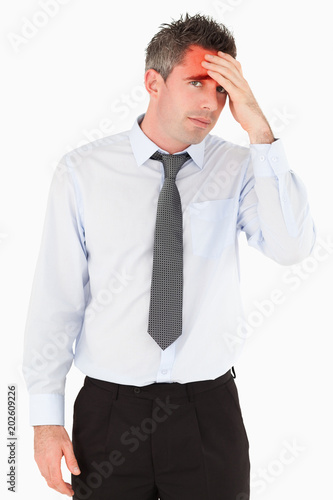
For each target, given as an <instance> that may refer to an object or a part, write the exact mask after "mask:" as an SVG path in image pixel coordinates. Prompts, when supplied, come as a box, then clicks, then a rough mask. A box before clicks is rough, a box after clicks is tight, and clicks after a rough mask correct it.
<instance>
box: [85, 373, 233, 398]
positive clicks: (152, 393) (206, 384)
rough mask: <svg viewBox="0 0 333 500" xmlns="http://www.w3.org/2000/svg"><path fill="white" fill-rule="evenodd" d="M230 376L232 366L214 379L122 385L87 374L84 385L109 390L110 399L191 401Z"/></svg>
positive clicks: (226, 380) (224, 381)
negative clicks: (178, 399) (159, 398)
mask: <svg viewBox="0 0 333 500" xmlns="http://www.w3.org/2000/svg"><path fill="white" fill-rule="evenodd" d="M231 378H236V374H235V370H234V367H232V368H231V370H228V371H227V372H226V373H225V374H224V375H221V376H220V377H218V378H216V379H214V380H200V381H196V382H187V383H185V384H180V383H179V382H170V383H168V382H154V383H153V384H149V385H145V386H140V387H139V386H135V385H123V384H116V383H114V382H107V381H105V380H98V379H95V378H92V377H89V376H88V375H87V376H86V377H85V381H84V385H85V386H87V385H91V384H92V385H95V386H98V387H100V388H101V389H104V390H106V391H109V392H111V393H112V394H111V397H112V399H118V398H119V396H132V397H136V398H144V399H155V398H156V397H162V396H170V397H173V398H186V399H188V400H189V401H192V400H193V398H194V396H195V395H196V394H199V393H201V392H205V391H209V390H211V389H214V388H215V387H218V386H220V385H223V384H226V383H227V382H228V381H229V380H230V379H231Z"/></svg>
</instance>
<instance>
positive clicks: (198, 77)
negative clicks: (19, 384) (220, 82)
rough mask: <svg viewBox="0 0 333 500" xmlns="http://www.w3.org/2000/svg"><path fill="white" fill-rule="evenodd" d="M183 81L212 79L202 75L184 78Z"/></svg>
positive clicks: (205, 74) (204, 74)
mask: <svg viewBox="0 0 333 500" xmlns="http://www.w3.org/2000/svg"><path fill="white" fill-rule="evenodd" d="M184 80H185V81H188V80H195V81H199V80H212V78H211V77H210V76H209V75H207V73H202V74H200V75H194V76H189V77H187V78H184Z"/></svg>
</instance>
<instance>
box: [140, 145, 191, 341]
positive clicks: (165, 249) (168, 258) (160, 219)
mask: <svg viewBox="0 0 333 500" xmlns="http://www.w3.org/2000/svg"><path fill="white" fill-rule="evenodd" d="M151 158H152V159H153V160H158V161H161V162H162V163H163V166H164V174H165V179H164V183H163V187H162V189H161V192H160V195H159V198H158V204H157V216H156V228H155V240H154V260H153V274H152V281H151V292H150V308H149V322H148V333H149V334H150V335H151V336H152V338H153V339H154V340H155V342H157V343H158V345H159V346H160V347H161V349H163V350H164V349H166V348H167V347H168V346H169V345H170V344H172V342H174V341H175V340H176V339H177V338H178V337H179V335H181V333H182V305H183V217H182V206H181V201H180V196H179V192H178V189H177V186H176V183H175V179H176V175H177V174H178V172H179V170H180V168H181V166H182V165H183V164H184V163H185V162H186V161H187V160H188V159H189V158H190V155H189V154H188V153H183V154H180V155H168V154H162V153H159V152H156V153H154V154H153V156H151Z"/></svg>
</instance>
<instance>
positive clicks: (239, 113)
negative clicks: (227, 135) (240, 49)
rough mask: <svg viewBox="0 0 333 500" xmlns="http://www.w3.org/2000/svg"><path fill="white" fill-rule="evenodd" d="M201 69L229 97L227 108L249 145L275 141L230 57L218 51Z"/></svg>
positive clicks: (240, 69)
mask: <svg viewBox="0 0 333 500" xmlns="http://www.w3.org/2000/svg"><path fill="white" fill-rule="evenodd" d="M205 59H206V60H205V61H202V63H201V64H202V66H203V67H204V68H206V70H207V73H208V74H209V76H210V77H211V78H213V80H215V81H216V82H217V83H218V84H219V85H221V86H222V87H223V88H224V89H225V90H226V92H227V93H228V95H229V107H230V111H231V113H232V115H233V117H234V118H235V120H236V121H237V122H238V123H239V124H240V125H241V126H242V128H243V129H244V130H246V132H247V133H248V134H249V137H250V141H251V143H255V142H256V143H271V142H273V141H274V136H273V133H272V131H271V129H270V126H269V124H268V122H267V120H266V118H265V116H264V114H263V112H262V111H261V109H260V107H259V105H258V103H257V101H256V99H255V97H254V95H253V93H252V91H251V89H250V87H249V85H248V83H247V81H246V80H245V78H244V77H243V71H242V67H241V65H240V63H239V62H238V61H236V59H234V58H233V57H232V56H230V55H229V54H225V53H224V52H218V53H217V55H216V56H214V55H212V54H206V55H205Z"/></svg>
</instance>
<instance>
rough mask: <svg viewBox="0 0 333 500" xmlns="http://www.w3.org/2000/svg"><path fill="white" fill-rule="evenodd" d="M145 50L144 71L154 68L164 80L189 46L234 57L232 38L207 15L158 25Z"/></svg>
mask: <svg viewBox="0 0 333 500" xmlns="http://www.w3.org/2000/svg"><path fill="white" fill-rule="evenodd" d="M160 28H161V29H160V31H158V32H157V33H156V35H154V36H153V38H152V39H151V41H150V42H149V44H148V46H147V48H146V68H145V71H147V70H148V69H154V70H155V71H157V72H158V73H160V75H161V76H162V78H163V79H164V81H166V79H167V78H168V76H169V75H170V73H171V71H172V70H173V68H174V67H175V66H176V65H178V64H181V62H182V61H183V59H184V57H185V55H186V52H187V50H188V48H189V46H190V45H199V46H201V47H203V48H204V49H208V50H217V51H218V50H221V51H222V52H225V53H227V54H230V55H231V56H232V57H236V54H237V50H236V44H235V40H234V37H233V35H232V34H231V32H230V31H229V30H228V28H226V26H224V25H223V24H219V23H217V22H216V21H214V19H212V18H211V17H209V16H201V15H199V14H195V15H194V16H189V14H187V13H186V14H185V18H184V19H183V17H182V16H181V17H180V19H179V20H178V21H175V20H173V21H172V22H171V23H170V24H168V23H163V24H161V25H160Z"/></svg>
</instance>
